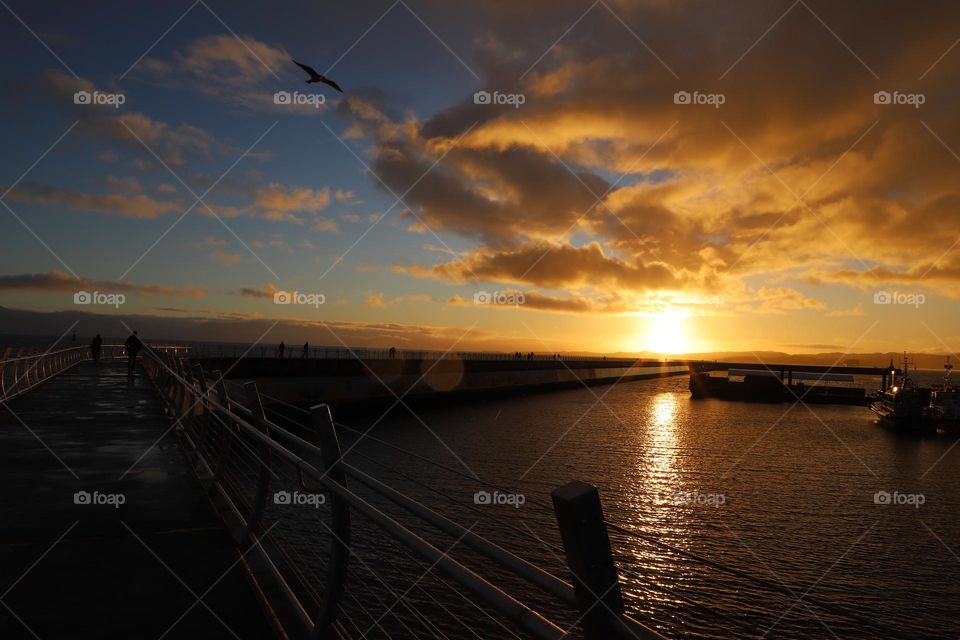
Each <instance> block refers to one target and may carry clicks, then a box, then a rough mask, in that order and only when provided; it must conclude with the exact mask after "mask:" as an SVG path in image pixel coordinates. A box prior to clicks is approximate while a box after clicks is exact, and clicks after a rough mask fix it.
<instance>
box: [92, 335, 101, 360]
mask: <svg viewBox="0 0 960 640" xmlns="http://www.w3.org/2000/svg"><path fill="white" fill-rule="evenodd" d="M102 346H103V338H101V337H100V334H99V333H98V334H97V335H95V336H94V337H93V340H91V341H90V357H91V358H93V361H94V362H100V348H101V347H102Z"/></svg>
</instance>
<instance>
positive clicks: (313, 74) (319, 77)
mask: <svg viewBox="0 0 960 640" xmlns="http://www.w3.org/2000/svg"><path fill="white" fill-rule="evenodd" d="M290 59H291V60H293V58H290ZM293 64H295V65H297V66H298V67H300V68H301V69H303V70H304V71H306V72H307V73H309V74H310V79H309V80H307V84H310V83H311V82H322V83H323V84H328V85H330V86H331V87H333V88H334V89H336V90H337V91H339V92H340V93H343V89H341V88H340V85H338V84H337V83H336V82H334V81H333V80H331V79H330V78H328V77H326V76H325V75H323V74H321V73H317V70H316V69H314V68H313V67H311V66H310V65H306V64H302V63H300V62H297V61H296V60H293Z"/></svg>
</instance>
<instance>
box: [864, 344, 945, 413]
mask: <svg viewBox="0 0 960 640" xmlns="http://www.w3.org/2000/svg"><path fill="white" fill-rule="evenodd" d="M944 370H945V372H946V373H945V375H944V377H943V383H942V384H935V385H933V386H932V387H921V386H918V385H917V384H915V383H914V380H913V378H911V376H910V358H909V357H908V356H907V355H906V354H904V356H903V369H902V370H900V369H895V368H894V367H893V362H892V361H891V363H890V369H889V371H890V378H889V380H890V383H889V385H888V386H887V388H886V389H882V390H880V391H878V392H877V397H876V399H875V400H874V401H873V402H871V403H870V410H871V411H873V412H874V413H875V414H876V415H877V416H878V417H879V418H880V420H881V422H882V423H885V424H891V425H893V426H895V427H896V428H898V429H902V430H905V431H915V432H925V431H936V430H947V429H955V428H957V427H960V387H958V386H956V385H953V384H951V380H950V374H951V372H952V370H953V365H952V364H950V358H949V356H948V357H947V364H946V365H944ZM884 378H886V376H884Z"/></svg>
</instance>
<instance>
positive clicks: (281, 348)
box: [277, 340, 287, 358]
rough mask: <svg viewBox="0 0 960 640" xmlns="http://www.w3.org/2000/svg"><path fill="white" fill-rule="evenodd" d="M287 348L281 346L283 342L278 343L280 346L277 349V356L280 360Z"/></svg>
mask: <svg viewBox="0 0 960 640" xmlns="http://www.w3.org/2000/svg"><path fill="white" fill-rule="evenodd" d="M286 348H287V345H285V344H283V341H282V340H281V341H280V345H279V346H278V347H277V355H279V356H280V357H281V358H282V357H283V351H284V349H286Z"/></svg>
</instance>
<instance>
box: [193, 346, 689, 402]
mask: <svg viewBox="0 0 960 640" xmlns="http://www.w3.org/2000/svg"><path fill="white" fill-rule="evenodd" d="M191 359H192V361H194V362H196V363H198V364H200V365H202V366H203V367H204V368H205V369H208V370H209V369H218V370H222V371H229V374H228V375H229V378H231V379H243V380H255V381H256V382H257V384H258V386H259V388H260V389H261V391H262V392H263V393H264V394H266V395H268V396H271V397H274V398H279V399H281V400H283V401H285V402H291V403H295V404H302V403H306V402H311V401H312V400H314V399H316V398H323V399H324V401H325V402H329V403H331V404H333V405H335V406H349V405H354V404H364V405H366V404H369V403H371V402H372V403H376V402H378V401H390V400H392V399H393V398H395V397H396V396H403V397H405V398H408V399H410V400H417V399H421V400H425V399H431V398H439V397H447V398H454V397H456V398H460V397H483V396H494V395H503V394H510V393H520V392H522V393H527V392H536V391H549V390H556V389H569V388H582V387H583V386H593V385H603V384H613V383H618V382H625V381H631V380H643V379H649V378H657V377H663V376H674V375H686V374H687V373H688V372H689V371H690V367H689V364H688V363H687V362H685V361H665V360H650V359H638V358H622V357H620V358H614V357H610V358H605V357H603V356H596V355H583V356H573V355H561V354H542V353H527V354H523V353H517V354H503V353H482V352H456V353H454V352H429V351H398V350H388V349H345V348H331V347H327V348H324V347H315V348H312V349H311V350H310V351H309V353H308V355H307V357H303V356H297V357H286V358H280V357H277V356H276V352H275V351H274V350H272V349H269V348H266V347H264V348H258V347H255V348H252V349H249V350H248V351H247V352H246V353H245V350H244V349H243V348H241V347H234V348H227V349H223V348H221V347H217V346H214V347H207V348H203V347H200V348H194V349H193V350H191Z"/></svg>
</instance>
